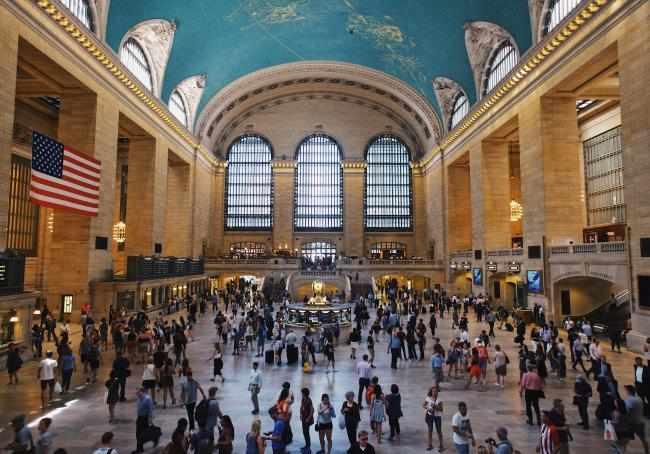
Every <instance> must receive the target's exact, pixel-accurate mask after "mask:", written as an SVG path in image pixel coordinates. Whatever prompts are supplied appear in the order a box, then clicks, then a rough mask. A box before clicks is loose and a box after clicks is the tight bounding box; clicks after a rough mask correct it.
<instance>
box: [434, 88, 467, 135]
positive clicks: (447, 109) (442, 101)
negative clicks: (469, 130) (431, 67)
mask: <svg viewBox="0 0 650 454" xmlns="http://www.w3.org/2000/svg"><path fill="white" fill-rule="evenodd" d="M433 92H434V93H435V95H436V100H437V101H438V105H439V106H440V110H441V111H442V119H443V122H444V124H445V130H447V131H449V130H450V129H451V127H450V126H451V114H452V113H453V109H454V103H455V102H456V98H457V97H458V95H459V94H463V95H465V97H467V92H466V91H465V89H463V87H462V86H461V85H460V84H459V83H458V82H456V81H455V80H452V79H449V78H447V77H443V76H439V77H436V78H435V79H433ZM467 99H468V101H469V97H467Z"/></svg>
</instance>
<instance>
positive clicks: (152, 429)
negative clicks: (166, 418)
mask: <svg viewBox="0 0 650 454" xmlns="http://www.w3.org/2000/svg"><path fill="white" fill-rule="evenodd" d="M161 436H162V430H161V429H160V427H158V426H154V425H153V424H152V425H150V426H149V427H147V428H146V429H145V430H144V433H143V434H142V444H145V443H147V442H149V441H150V442H152V443H153V445H154V447H155V446H158V442H159V441H160V437H161Z"/></svg>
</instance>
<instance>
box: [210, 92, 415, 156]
mask: <svg viewBox="0 0 650 454" xmlns="http://www.w3.org/2000/svg"><path fill="white" fill-rule="evenodd" d="M306 99H307V100H313V99H323V100H328V101H338V102H344V103H350V104H354V105H358V106H364V107H367V108H368V109H370V110H373V111H375V112H378V113H381V114H382V115H384V116H385V117H386V118H387V119H388V120H390V121H391V122H394V123H396V124H397V125H398V126H399V127H400V128H402V130H403V131H404V132H405V134H399V133H395V132H394V131H392V130H391V134H395V135H397V136H398V137H400V139H402V140H403V141H404V142H405V143H411V144H412V145H414V149H413V150H412V151H413V153H414V155H417V156H418V157H422V156H424V153H425V151H426V148H425V146H424V145H425V144H423V143H422V141H421V140H420V138H419V136H418V134H417V132H416V130H415V129H414V127H413V125H412V123H411V121H410V120H409V119H408V118H404V116H403V115H400V114H399V113H398V112H396V111H394V110H393V109H390V108H389V107H387V106H385V105H383V104H381V103H379V102H376V101H374V100H372V99H368V98H364V97H361V96H356V95H352V94H349V93H340V92H317V91H306V92H293V93H287V94H285V95H283V96H278V97H275V98H267V99H265V100H264V101H260V102H259V103H257V104H253V105H251V106H249V107H247V108H246V109H245V110H242V111H241V112H239V114H238V115H237V116H235V117H233V118H232V119H231V120H230V121H229V122H228V123H227V124H225V125H224V126H223V127H222V128H221V129H220V134H219V136H218V137H217V138H216V139H215V140H214V142H211V143H213V144H214V146H212V147H210V148H211V149H212V151H213V152H214V153H215V155H216V156H223V155H224V152H225V148H226V147H227V145H228V143H227V142H228V139H229V138H231V137H233V134H235V131H236V129H237V128H238V127H240V126H241V125H242V124H243V123H244V122H245V121H248V119H249V118H251V117H252V116H253V115H256V114H260V113H263V112H264V111H266V110H267V109H269V108H271V107H273V106H278V105H282V104H287V103H291V102H298V101H303V100H306ZM213 134H214V133H213ZM405 137H408V140H404V138H405ZM410 148H412V147H410Z"/></svg>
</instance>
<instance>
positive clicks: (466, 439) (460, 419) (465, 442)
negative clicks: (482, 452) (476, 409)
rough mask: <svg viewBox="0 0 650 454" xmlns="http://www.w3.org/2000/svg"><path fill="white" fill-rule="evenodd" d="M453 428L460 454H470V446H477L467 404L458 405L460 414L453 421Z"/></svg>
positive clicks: (454, 438)
mask: <svg viewBox="0 0 650 454" xmlns="http://www.w3.org/2000/svg"><path fill="white" fill-rule="evenodd" d="M451 428H452V430H453V431H454V433H453V435H452V439H453V441H454V445H455V446H456V451H457V452H458V454H469V444H470V443H471V444H472V446H476V440H474V433H473V432H472V424H471V423H470V421H469V417H468V416H467V404H466V403H465V402H459V403H458V413H456V414H455V415H454V417H453V418H452V419H451Z"/></svg>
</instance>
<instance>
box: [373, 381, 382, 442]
mask: <svg viewBox="0 0 650 454" xmlns="http://www.w3.org/2000/svg"><path fill="white" fill-rule="evenodd" d="M385 419H386V401H385V399H384V393H383V392H382V391H381V388H380V387H377V388H376V389H375V394H374V396H372V401H371V402H370V426H371V427H372V430H373V432H374V433H375V435H376V436H377V443H381V436H382V425H383V423H384V420H385Z"/></svg>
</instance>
